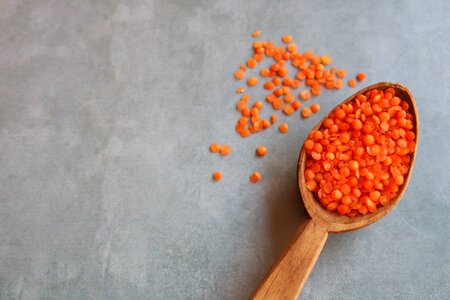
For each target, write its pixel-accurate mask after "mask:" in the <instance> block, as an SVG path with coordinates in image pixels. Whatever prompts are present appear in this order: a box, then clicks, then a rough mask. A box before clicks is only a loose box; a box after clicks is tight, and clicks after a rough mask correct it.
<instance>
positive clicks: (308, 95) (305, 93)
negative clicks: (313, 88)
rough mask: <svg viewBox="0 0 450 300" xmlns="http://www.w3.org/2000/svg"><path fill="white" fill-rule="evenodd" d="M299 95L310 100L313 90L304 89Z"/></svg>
mask: <svg viewBox="0 0 450 300" xmlns="http://www.w3.org/2000/svg"><path fill="white" fill-rule="evenodd" d="M299 96H300V98H302V99H303V100H308V99H309V98H311V92H310V91H309V90H303V91H301V92H300V95H299Z"/></svg>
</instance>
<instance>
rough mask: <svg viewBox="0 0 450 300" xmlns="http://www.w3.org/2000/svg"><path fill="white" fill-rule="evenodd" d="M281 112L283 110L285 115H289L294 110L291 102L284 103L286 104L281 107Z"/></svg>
mask: <svg viewBox="0 0 450 300" xmlns="http://www.w3.org/2000/svg"><path fill="white" fill-rule="evenodd" d="M283 112H284V113H285V114H286V115H288V116H290V115H292V114H293V113H294V112H295V109H294V107H293V106H292V105H291V104H288V105H286V106H285V107H284V108H283Z"/></svg>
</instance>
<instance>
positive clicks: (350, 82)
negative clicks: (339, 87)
mask: <svg viewBox="0 0 450 300" xmlns="http://www.w3.org/2000/svg"><path fill="white" fill-rule="evenodd" d="M348 86H349V87H351V88H354V87H355V86H356V81H355V79H350V80H349V81H348Z"/></svg>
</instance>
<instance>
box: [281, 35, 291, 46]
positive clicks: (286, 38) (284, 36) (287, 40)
mask: <svg viewBox="0 0 450 300" xmlns="http://www.w3.org/2000/svg"><path fill="white" fill-rule="evenodd" d="M281 40H282V41H283V43H286V44H287V43H290V42H292V35H283V37H282V38H281Z"/></svg>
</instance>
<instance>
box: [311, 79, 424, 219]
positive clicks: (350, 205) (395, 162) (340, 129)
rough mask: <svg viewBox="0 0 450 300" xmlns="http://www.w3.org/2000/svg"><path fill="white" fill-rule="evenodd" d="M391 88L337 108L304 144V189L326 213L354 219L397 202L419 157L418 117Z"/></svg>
mask: <svg viewBox="0 0 450 300" xmlns="http://www.w3.org/2000/svg"><path fill="white" fill-rule="evenodd" d="M408 109H409V104H408V103H407V102H406V101H404V100H403V99H401V98H400V97H398V96H396V94H395V90H394V89H393V88H388V89H386V90H384V91H382V90H377V89H373V90H370V91H368V92H367V93H366V94H364V95H363V94H360V95H358V96H357V97H356V98H355V99H354V100H352V101H350V102H348V103H346V104H342V105H341V106H339V107H337V108H335V109H334V110H333V112H332V113H331V114H330V115H329V117H328V118H327V119H325V121H324V122H323V123H322V125H321V127H320V128H319V130H317V131H312V132H311V134H310V136H309V138H308V139H307V140H306V141H305V144H304V147H305V149H306V151H307V155H308V158H307V162H306V170H305V173H304V176H305V180H306V186H307V188H308V189H309V190H310V191H311V192H313V193H314V194H315V195H316V196H317V199H318V201H320V203H321V204H322V206H323V207H324V208H326V209H327V210H328V211H337V212H338V213H339V214H341V215H347V216H350V217H354V216H357V215H365V214H367V213H368V212H375V211H376V210H377V207H381V206H385V205H387V204H388V203H389V201H391V200H392V199H394V198H395V197H396V196H397V194H398V192H399V189H400V187H401V186H402V185H403V183H404V181H405V176H407V174H408V172H409V166H410V161H411V155H412V153H413V152H414V151H415V148H416V143H415V138H416V136H415V133H414V130H413V129H414V116H413V115H412V114H411V113H409V112H408Z"/></svg>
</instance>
